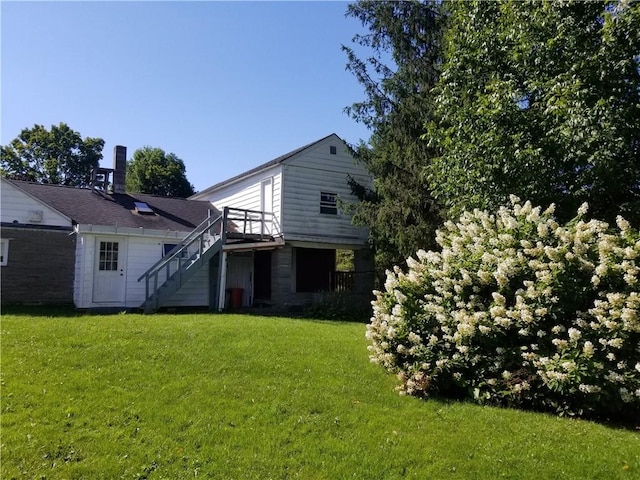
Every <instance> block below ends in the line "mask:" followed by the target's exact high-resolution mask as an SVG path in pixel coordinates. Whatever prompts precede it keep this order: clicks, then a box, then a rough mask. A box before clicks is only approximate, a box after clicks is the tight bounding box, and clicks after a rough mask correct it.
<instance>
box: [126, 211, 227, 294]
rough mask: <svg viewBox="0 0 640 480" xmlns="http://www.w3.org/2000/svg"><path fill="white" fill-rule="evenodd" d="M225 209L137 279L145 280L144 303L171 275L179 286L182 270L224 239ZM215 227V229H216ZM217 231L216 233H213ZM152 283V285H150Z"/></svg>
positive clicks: (196, 229) (207, 220)
mask: <svg viewBox="0 0 640 480" xmlns="http://www.w3.org/2000/svg"><path fill="white" fill-rule="evenodd" d="M226 217H227V209H226V208H225V209H224V212H223V214H222V215H220V216H218V217H208V218H207V219H206V220H205V221H204V222H202V223H201V224H200V225H198V226H197V227H196V228H195V229H194V230H193V231H192V232H191V233H189V235H187V236H186V237H185V238H184V239H183V240H182V241H181V242H180V243H179V244H178V245H176V246H175V247H174V248H173V249H172V250H171V251H170V252H169V253H168V254H167V255H165V256H164V257H162V258H161V259H160V260H158V261H157V262H156V263H154V264H153V265H152V266H151V267H150V268H149V269H148V270H147V271H146V272H144V273H143V274H142V275H140V277H139V278H138V282H140V281H142V279H145V302H146V301H147V300H148V299H149V298H150V297H151V295H153V294H154V293H156V292H157V291H158V288H160V287H161V286H162V285H163V284H164V283H165V282H166V281H168V280H169V278H171V276H172V275H177V277H176V281H177V282H178V285H181V276H182V272H183V270H184V268H186V267H187V266H188V265H189V264H191V263H193V262H194V261H196V260H197V259H199V258H201V257H202V254H203V253H204V252H205V250H207V249H208V248H209V247H210V246H211V245H213V243H215V242H217V241H222V242H223V244H224V240H225V237H226V232H227V229H226V228H225V225H226V223H227V218H226ZM216 227H217V228H216ZM214 229H217V230H218V232H215V231H214ZM206 234H209V235H210V236H211V237H212V238H213V242H212V243H211V244H206V242H205V235H206ZM193 245H197V247H198V249H197V252H195V251H193V253H191V254H190V247H192V246H193ZM172 266H175V271H172ZM163 272H164V277H165V278H164V279H163V280H162V282H159V277H160V276H161V274H162V273H163ZM151 283H153V285H151Z"/></svg>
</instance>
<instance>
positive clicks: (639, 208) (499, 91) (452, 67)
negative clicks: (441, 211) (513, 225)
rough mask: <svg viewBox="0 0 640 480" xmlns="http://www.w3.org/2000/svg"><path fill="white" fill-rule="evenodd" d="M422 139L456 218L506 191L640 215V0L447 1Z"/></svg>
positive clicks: (568, 206)
mask: <svg viewBox="0 0 640 480" xmlns="http://www.w3.org/2000/svg"><path fill="white" fill-rule="evenodd" d="M450 10H451V11H450V21H451V23H450V26H449V27H448V29H447V33H446V47H445V52H446V53H445V61H444V64H443V67H442V75H441V77H440V81H439V84H438V86H437V88H436V89H435V90H434V94H435V95H436V98H435V101H436V105H437V109H436V112H435V113H436V114H435V116H434V117H433V119H432V120H431V121H430V122H427V123H428V130H427V132H428V133H427V134H426V135H425V137H424V138H425V139H426V140H428V141H429V144H430V145H431V146H432V147H434V148H437V149H438V152H439V154H438V156H437V158H436V159H435V161H434V162H433V164H432V166H433V168H429V169H427V172H428V174H429V180H430V185H431V187H432V189H433V192H434V193H435V195H436V196H437V199H438V200H439V201H441V202H442V203H444V204H445V205H446V207H447V209H448V213H449V216H450V217H455V216H457V215H458V214H460V213H461V212H462V211H463V210H465V209H467V210H468V209H472V208H481V209H485V208H488V209H491V210H493V209H495V208H497V206H498V205H500V204H503V203H505V202H506V201H507V200H508V197H509V194H516V195H517V196H519V197H521V198H524V199H528V200H531V201H532V202H534V203H536V204H542V205H546V204H550V203H552V202H553V203H556V204H557V205H558V209H557V210H556V212H557V213H558V214H559V216H560V217H561V218H563V215H565V216H566V215H569V216H570V215H572V213H571V212H574V211H575V210H576V208H577V207H578V206H579V205H580V204H581V203H583V202H585V201H586V202H589V204H590V213H591V214H592V215H593V216H594V217H595V218H601V219H605V220H608V221H612V220H614V219H615V216H616V215H618V214H622V215H623V216H625V217H626V218H628V219H629V220H634V221H635V222H637V221H640V161H639V159H640V3H638V2H636V1H607V2H602V1H600V2H583V1H562V2H558V1H551V0H548V1H515V0H504V1H499V2H451V3H450Z"/></svg>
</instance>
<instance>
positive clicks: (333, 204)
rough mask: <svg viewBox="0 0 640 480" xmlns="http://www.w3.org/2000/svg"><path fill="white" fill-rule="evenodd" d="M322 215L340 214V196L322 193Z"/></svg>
mask: <svg viewBox="0 0 640 480" xmlns="http://www.w3.org/2000/svg"><path fill="white" fill-rule="evenodd" d="M320 213H326V214H327V215H337V214H338V194H337V193H329V192H320Z"/></svg>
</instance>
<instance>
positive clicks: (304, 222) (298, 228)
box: [282, 136, 371, 245]
mask: <svg viewBox="0 0 640 480" xmlns="http://www.w3.org/2000/svg"><path fill="white" fill-rule="evenodd" d="M331 146H335V147H336V153H335V154H331V153H330V147H331ZM349 175H350V176H351V177H353V178H354V179H355V180H356V181H358V182H359V183H362V184H364V185H369V184H371V176H370V175H369V174H368V173H367V172H366V170H365V169H364V167H362V166H361V165H358V164H356V163H355V161H354V160H353V157H352V156H351V155H350V154H349V152H348V151H347V149H346V145H345V144H344V143H343V142H342V141H341V140H340V139H339V138H338V137H337V136H332V137H329V138H327V139H326V140H324V141H323V142H320V143H319V144H317V145H315V146H314V147H313V148H311V149H310V150H308V151H305V152H304V154H303V155H300V156H296V157H294V158H292V159H290V160H287V161H286V162H285V165H284V169H283V176H284V178H285V182H284V190H283V193H282V202H283V212H284V213H283V217H282V227H283V231H284V232H285V239H286V240H300V241H309V242H320V243H330V244H352V245H358V244H360V245H364V244H365V243H366V241H367V237H368V233H367V230H366V229H363V228H357V227H355V226H353V225H352V224H351V215H348V214H346V213H345V212H343V211H342V210H341V209H340V208H338V214H337V215H331V214H325V213H320V192H328V193H335V194H337V195H338V197H339V202H345V203H355V202H356V201H357V198H356V197H355V196H354V195H353V194H352V193H351V188H350V187H349V185H348V183H347V177H348V176H349Z"/></svg>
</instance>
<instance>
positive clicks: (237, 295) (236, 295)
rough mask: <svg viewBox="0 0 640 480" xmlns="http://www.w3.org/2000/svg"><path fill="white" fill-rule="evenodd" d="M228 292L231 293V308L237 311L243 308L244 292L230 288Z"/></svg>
mask: <svg viewBox="0 0 640 480" xmlns="http://www.w3.org/2000/svg"><path fill="white" fill-rule="evenodd" d="M227 291H228V292H230V293H231V308H233V309H234V310H235V309H238V308H240V307H242V294H243V293H244V290H243V289H242V288H229V289H227Z"/></svg>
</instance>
